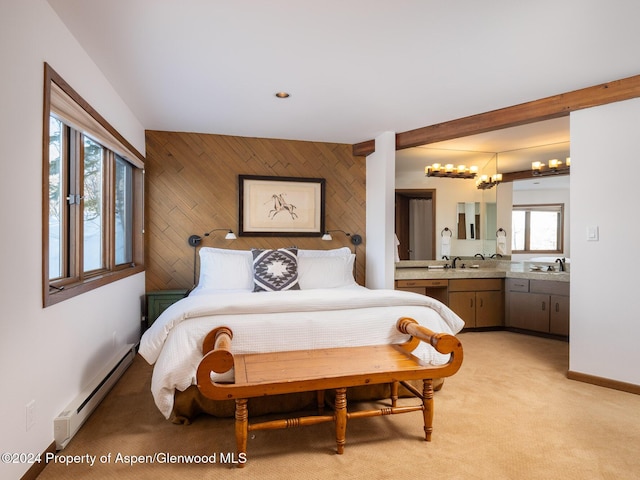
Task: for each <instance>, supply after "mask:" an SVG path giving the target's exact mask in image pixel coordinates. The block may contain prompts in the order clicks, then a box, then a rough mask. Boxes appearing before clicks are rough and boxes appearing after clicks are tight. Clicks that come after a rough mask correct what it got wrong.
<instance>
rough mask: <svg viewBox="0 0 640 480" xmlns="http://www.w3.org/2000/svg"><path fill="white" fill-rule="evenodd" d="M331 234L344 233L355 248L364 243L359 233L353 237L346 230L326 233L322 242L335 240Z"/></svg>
mask: <svg viewBox="0 0 640 480" xmlns="http://www.w3.org/2000/svg"><path fill="white" fill-rule="evenodd" d="M331 232H342V233H344V234H345V235H346V236H347V237H350V238H351V243H352V244H354V245H355V246H358V245H360V244H361V243H362V237H361V236H360V235H358V234H357V233H354V234H353V235H352V234H350V233H347V232H345V231H344V230H327V231H326V232H324V235H322V240H327V241H329V240H333V237H332V236H331Z"/></svg>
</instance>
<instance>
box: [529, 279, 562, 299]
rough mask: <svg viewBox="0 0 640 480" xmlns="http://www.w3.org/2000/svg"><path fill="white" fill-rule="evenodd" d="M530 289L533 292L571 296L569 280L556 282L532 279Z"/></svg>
mask: <svg viewBox="0 0 640 480" xmlns="http://www.w3.org/2000/svg"><path fill="white" fill-rule="evenodd" d="M529 291H530V292H532V293H550V294H555V295H565V296H569V282H554V281H552V280H531V282H530V285H529Z"/></svg>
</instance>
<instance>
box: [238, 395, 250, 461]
mask: <svg viewBox="0 0 640 480" xmlns="http://www.w3.org/2000/svg"><path fill="white" fill-rule="evenodd" d="M248 432H249V411H248V410H247V399H246V398H238V399H236V450H237V452H238V458H242V457H243V456H244V457H245V458H246V454H247V437H248ZM241 453H242V454H244V455H242V456H241V455H240V454H241ZM238 467H244V463H238Z"/></svg>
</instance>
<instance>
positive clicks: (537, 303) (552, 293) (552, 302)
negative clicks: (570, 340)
mask: <svg viewBox="0 0 640 480" xmlns="http://www.w3.org/2000/svg"><path fill="white" fill-rule="evenodd" d="M507 318H508V320H507V325H508V326H510V327H514V328H521V329H524V330H531V331H534V332H542V333H551V334H554V335H561V336H568V335H569V283H568V282H557V281H553V280H525V279H518V278H509V279H507Z"/></svg>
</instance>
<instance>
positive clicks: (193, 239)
mask: <svg viewBox="0 0 640 480" xmlns="http://www.w3.org/2000/svg"><path fill="white" fill-rule="evenodd" d="M218 231H226V232H227V234H226V235H225V236H224V238H225V240H235V239H236V238H237V237H236V234H235V233H233V230H231V229H229V228H214V229H213V230H209V231H208V232H206V233H203V234H202V237H208V236H209V235H211V234H212V233H213V232H218ZM202 237H201V236H200V235H191V236H190V237H189V238H188V239H187V241H188V242H189V245H191V246H192V247H193V287H191V290H193V289H194V287H195V286H196V282H197V278H196V264H197V260H198V256H197V247H198V245H200V243H201V242H202ZM191 290H189V293H190V292H191ZM189 293H187V295H188V294H189Z"/></svg>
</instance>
